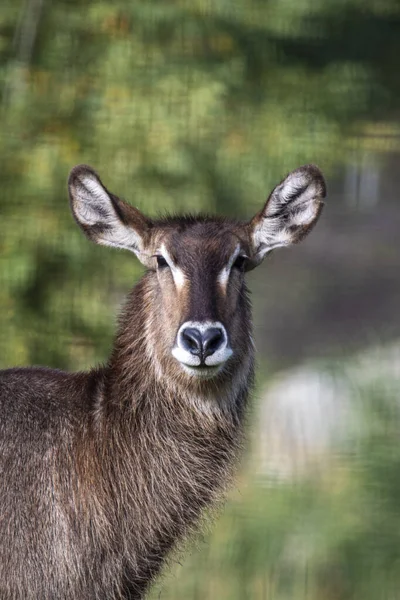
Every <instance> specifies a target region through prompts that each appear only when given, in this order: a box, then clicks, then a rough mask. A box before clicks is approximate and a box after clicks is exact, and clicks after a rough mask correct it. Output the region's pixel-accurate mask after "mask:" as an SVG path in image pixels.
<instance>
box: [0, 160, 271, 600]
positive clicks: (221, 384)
mask: <svg viewBox="0 0 400 600" xmlns="http://www.w3.org/2000/svg"><path fill="white" fill-rule="evenodd" d="M85 169H86V170H85ZM77 173H78V175H79V177H93V171H91V170H88V168H84V167H79V169H78V170H75V171H73V174H72V176H71V178H72V179H70V181H72V183H71V185H74V177H75V176H77ZM96 177H97V176H96ZM82 181H83V180H82ZM93 181H94V183H93V186H94V188H93V189H94V192H93V190H89V192H90V193H89V192H88V189H89V187H90V185H92V180H91V179H90V180H89V183H88V186H89V187H84V186H83V184H82V188H81V189H80V190H79V189H78V191H77V190H75V189H73V190H72V192H71V200H72V206H73V210H74V214H75V217H76V218H77V221H78V223H79V224H80V225H81V226H82V228H83V230H84V231H85V233H86V234H87V235H88V236H89V237H90V238H92V239H95V240H97V241H100V243H107V244H109V245H118V246H121V244H125V246H124V247H128V248H129V249H132V250H133V251H134V252H135V253H136V254H138V256H139V258H140V259H141V260H142V261H143V262H144V263H145V264H146V265H147V267H148V270H147V272H146V274H145V275H144V276H143V278H142V279H141V281H140V282H139V283H138V284H137V285H136V286H135V288H134V289H133V290H132V292H131V294H130V295H129V297H128V300H127V302H126V305H125V308H124V310H123V313H122V315H121V318H120V325H119V332H118V335H117V337H116V340H115V345H114V349H113V352H112V354H111V357H110V359H109V361H108V363H107V364H106V366H104V367H101V368H98V369H95V370H92V371H90V372H88V373H75V374H69V373H64V372H61V371H56V370H50V369H43V368H30V369H9V370H6V371H2V372H0V414H1V418H0V468H1V476H0V598H1V599H2V600H39V599H40V600H97V599H98V600H100V599H101V600H103V599H105V598H107V599H108V600H113V599H114V600H117V599H120V600H128V599H129V600H138V599H140V598H142V597H143V595H144V594H145V592H146V590H147V588H148V586H149V583H150V582H151V581H152V579H153V578H154V576H155V575H156V574H157V573H158V572H159V570H160V568H161V566H162V564H163V562H164V561H165V558H166V556H167V555H168V552H170V550H171V549H172V548H174V547H176V544H177V543H178V542H179V541H181V540H182V539H185V538H186V537H187V535H188V534H189V533H190V532H191V531H192V529H193V528H194V527H195V526H196V524H197V523H198V521H199V518H200V517H201V515H202V513H203V511H204V509H205V508H206V507H208V506H212V505H213V504H214V503H215V501H216V500H217V499H218V498H219V497H220V495H221V492H222V491H223V489H224V488H225V486H226V484H227V482H229V480H230V478H231V475H232V471H233V468H234V465H235V463H236V460H237V457H238V454H239V450H240V447H241V445H242V440H243V424H244V418H245V412H246V406H247V398H248V393H249V390H250V389H251V385H252V381H253V363H254V356H253V354H254V350H253V344H252V337H251V314H250V305H249V300H248V295H247V290H246V286H245V281H244V272H245V270H246V268H251V260H252V256H254V255H255V254H256V253H259V252H260V248H259V247H257V248H255V247H254V245H253V241H252V240H253V238H252V231H253V230H252V227H253V225H251V224H245V223H243V224H240V223H237V222H234V221H228V220H224V219H218V218H208V217H186V218H179V219H165V220H163V221H158V222H157V221H150V220H149V219H146V218H145V217H143V216H142V215H141V214H140V213H139V211H137V210H136V209H133V208H132V207H129V205H127V204H125V203H121V201H120V200H118V199H117V198H116V197H115V196H112V195H107V196H105V195H104V196H103V190H104V194H106V190H105V188H104V187H99V186H100V185H102V184H101V182H99V180H98V179H95V180H93ZM97 182H99V183H97ZM75 183H76V182H75ZM80 185H81V180H79V181H78V182H77V183H76V186H77V187H78V188H79V186H80ZM79 193H80V194H81V196H79ZM107 194H108V193H107ZM88 198H89V199H88ZM107 198H108V200H107ZM75 202H77V205H76V204H75ZM82 202H83V204H84V205H83V207H82V206H80V203H82ZM86 202H88V203H89V204H87V205H86V204H85V203H86ZM109 202H111V203H112V204H110V203H109ZM90 203H91V204H90ZM114 211H115V212H114ZM116 215H117V216H116ZM95 217H96V218H95ZM274 218H275V215H274ZM96 219H98V220H96ZM274 226H275V225H274ZM127 228H128V229H127ZM131 229H132V232H133V233H132V236H133V237H132V239H131V238H130V237H129V231H131ZM127 232H128V233H127ZM269 235H270V232H269ZM257 239H261V238H260V234H258V238H257ZM160 244H163V245H164V247H165V249H166V250H167V251H168V253H169V255H170V256H171V257H172V260H173V261H174V264H177V265H179V269H180V272H181V274H182V277H183V282H184V283H183V284H182V285H180V284H179V285H178V284H177V281H176V280H175V279H174V277H173V275H172V274H171V270H170V269H169V268H161V267H160V268H157V266H156V259H155V258H154V253H157V252H159V248H160ZM238 244H239V245H240V248H241V252H242V253H244V254H245V255H246V256H247V259H246V260H247V261H248V264H247V266H246V265H243V267H240V268H239V267H238V268H236V267H235V268H232V271H231V273H230V274H229V280H228V283H227V285H226V287H224V286H221V285H220V284H219V283H218V281H217V280H218V274H219V273H220V272H221V269H223V268H224V267H225V265H226V263H227V261H228V260H229V257H230V256H231V255H232V252H233V251H234V249H235V247H237V246H238ZM257 260H258V259H257ZM207 319H208V320H212V321H219V322H221V323H223V324H224V325H225V327H226V330H227V333H228V336H229V342H230V345H231V347H232V349H233V355H232V357H230V358H229V359H228V360H227V361H226V364H224V365H223V368H221V370H220V371H219V372H218V373H217V374H216V375H215V376H213V377H212V378H210V379H201V378H196V377H193V376H190V375H188V373H187V372H185V371H184V370H183V369H182V366H181V365H180V363H179V362H178V361H177V360H176V359H175V358H174V357H173V356H172V354H171V347H172V345H173V344H174V340H175V336H176V332H177V330H178V328H179V327H180V325H182V323H185V322H186V321H188V320H192V321H194V320H197V321H204V320H207Z"/></svg>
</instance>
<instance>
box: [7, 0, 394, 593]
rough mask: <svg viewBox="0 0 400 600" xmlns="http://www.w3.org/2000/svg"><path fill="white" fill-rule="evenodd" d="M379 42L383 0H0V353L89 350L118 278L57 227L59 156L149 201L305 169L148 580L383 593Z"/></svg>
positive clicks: (388, 586) (254, 195) (390, 197)
mask: <svg viewBox="0 0 400 600" xmlns="http://www.w3.org/2000/svg"><path fill="white" fill-rule="evenodd" d="M399 57H400V4H399V2H398V0H313V1H311V0H229V1H228V0H215V1H214V2H209V1H206V0H192V1H189V0H163V1H161V0H159V1H151V0H147V1H142V2H139V1H135V0H132V1H131V2H128V1H126V0H125V1H122V0H120V1H118V0H117V1H115V2H103V1H83V0H68V1H67V0H64V1H61V0H53V1H52V2H50V1H49V0H25V1H23V2H22V1H19V0H3V1H2V4H1V7H0V91H1V105H0V122H1V128H0V165H1V166H0V184H1V193H0V366H1V367H9V366H14V365H27V364H46V365H49V366H53V367H59V368H65V369H83V368H87V367H89V366H91V365H94V364H96V363H97V362H99V361H104V360H105V359H106V357H107V355H108V353H109V351H110V348H111V344H112V339H113V332H114V327H115V315H116V314H117V311H118V307H119V306H120V303H121V300H122V298H123V296H124V294H125V293H126V291H127V290H128V289H129V287H130V286H131V285H132V284H133V283H134V282H135V281H136V280H137V278H138V277H139V276H140V273H141V268H140V267H139V265H138V264H137V262H136V261H135V259H134V257H133V255H129V254H128V253H123V252H118V251H112V250H110V249H106V248H100V247H97V246H94V245H91V244H90V243H89V242H87V241H86V240H85V239H84V238H83V236H82V235H81V234H80V232H79V231H78V229H77V227H76V225H75V224H74V222H73V219H72V217H71V215H70V212H69V207H68V199H67V193H66V178H67V176H68V172H69V170H70V168H71V167H72V166H74V165H75V164H77V163H80V162H85V163H88V164H90V165H92V166H94V167H95V168H96V169H97V170H98V171H99V173H100V174H101V176H102V178H103V180H104V183H105V184H106V185H107V187H109V188H110V189H111V190H112V191H113V192H115V193H116V194H118V195H121V196H122V197H124V198H126V199H127V200H129V201H131V202H132V203H134V204H135V205H136V206H138V207H139V208H140V209H142V210H143V211H145V212H147V213H148V214H150V215H156V214H160V213H161V214H162V213H163V212H167V211H194V212H197V211H208V212H219V213H223V214H227V215H231V216H240V217H244V218H247V217H248V218H250V217H251V216H252V215H253V214H254V213H255V212H256V211H257V210H258V209H259V208H260V207H261V205H262V203H263V201H264V200H265V198H266V196H267V194H268V193H269V191H270V190H271V188H272V187H273V186H274V185H275V184H276V183H277V182H278V181H279V180H280V179H281V178H282V177H283V176H284V175H285V174H286V173H287V172H288V171H289V170H291V169H293V168H295V167H297V166H299V165H300V164H304V163H308V162H315V163H317V164H318V165H319V166H320V167H321V168H322V170H323V171H324V173H325V175H326V178H327V180H328V188H329V196H328V203H327V206H326V208H325V210H324V213H323V216H322V219H321V222H320V223H319V224H318V227H317V228H316V229H315V231H314V232H313V233H312V235H311V236H310V238H309V239H307V240H306V241H305V242H304V243H303V244H302V245H301V246H299V247H296V248H294V249H291V250H287V251H281V252H278V253H276V254H274V255H273V256H272V257H271V258H270V259H268V261H266V262H265V264H263V266H261V267H260V268H259V269H257V270H256V271H254V273H252V274H251V275H250V277H249V284H250V287H251V289H252V291H253V301H254V309H255V315H254V320H255V334H256V341H257V346H258V350H259V354H258V356H259V370H258V387H257V393H256V397H255V400H254V409H253V411H252V414H251V417H250V424H249V425H250V426H249V431H250V434H249V438H250V439H249V450H248V452H247V455H246V457H245V460H244V462H243V466H242V469H241V473H240V475H239V477H238V484H237V489H236V491H233V492H232V494H231V496H230V498H229V501H228V503H227V505H226V507H225V508H224V509H223V510H222V511H221V514H220V516H219V518H218V520H217V523H216V524H215V526H213V527H212V528H210V531H209V532H207V533H204V539H198V540H197V544H196V545H194V546H193V545H192V546H189V548H188V549H187V551H186V552H185V553H184V554H183V557H182V558H180V559H179V561H178V559H176V560H175V559H174V560H172V562H171V568H170V569H169V570H168V572H167V573H166V575H165V577H164V578H163V579H162V580H161V581H160V582H159V583H158V585H157V587H156V589H155V590H154V591H153V593H152V596H151V597H152V598H154V599H156V598H164V599H172V598H174V599H175V598H182V599H184V598H185V599H193V600H200V599H202V600H211V599H212V600H214V599H221V600H225V599H226V600H228V599H229V600H239V599H240V600H243V599H247V598H249V599H255V600H261V599H268V600H271V599H274V600H289V599H292V600H293V599H294V600H297V599H306V598H307V599H310V600H325V599H326V600H330V599H332V600H333V599H335V600H350V599H351V600H358V599H363V600H378V599H379V600H380V599H382V600H383V599H384V600H394V599H396V600H397V599H398V598H400V444H399V442H400V440H399V437H400V436H399V431H400V411H399V409H400V404H399V390H400V366H399V365H400V320H399V318H398V314H399V306H400V278H399V258H400V236H399V231H400V206H399V201H398V187H399V185H400V174H399V168H398V165H399V158H400V104H399V97H400V69H399ZM179 563H182V565H180V564H179Z"/></svg>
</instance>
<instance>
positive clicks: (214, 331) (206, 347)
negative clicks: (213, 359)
mask: <svg viewBox="0 0 400 600" xmlns="http://www.w3.org/2000/svg"><path fill="white" fill-rule="evenodd" d="M202 337H203V353H204V358H206V357H207V356H211V354H214V352H216V351H217V350H218V348H220V347H221V345H222V344H223V342H224V340H225V337H224V334H223V331H222V329H218V328H217V327H210V328H209V329H207V330H206V331H205V332H204V333H203V336H202Z"/></svg>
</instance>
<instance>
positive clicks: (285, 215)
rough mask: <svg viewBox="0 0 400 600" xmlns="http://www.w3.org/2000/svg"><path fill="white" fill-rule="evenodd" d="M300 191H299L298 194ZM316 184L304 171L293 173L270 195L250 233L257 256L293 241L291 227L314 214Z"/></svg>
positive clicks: (318, 192)
mask: <svg viewBox="0 0 400 600" xmlns="http://www.w3.org/2000/svg"><path fill="white" fill-rule="evenodd" d="M300 191H301V193H299V192H300ZM320 195H321V190H320V186H319V185H318V183H317V182H315V181H313V180H312V179H311V178H310V175H309V174H308V173H306V172H302V171H300V172H294V173H291V174H290V175H288V177H287V178H286V179H285V181H283V182H282V183H281V184H280V185H278V186H277V187H276V188H275V189H274V191H273V192H272V194H271V197H270V199H269V201H268V204H267V206H266V209H265V213H264V218H263V219H262V221H261V222H260V223H259V224H258V225H257V226H256V228H255V230H254V233H253V243H254V247H255V248H258V253H257V259H259V260H261V259H262V258H263V257H264V256H265V255H266V254H267V253H268V252H271V250H274V249H275V248H279V247H282V246H288V245H290V244H292V243H293V242H294V241H296V238H297V235H296V231H293V230H292V229H291V228H293V227H295V228H296V227H298V228H300V227H306V226H308V225H310V224H311V223H312V222H313V220H314V219H315V218H316V217H317V215H318V210H319V197H320Z"/></svg>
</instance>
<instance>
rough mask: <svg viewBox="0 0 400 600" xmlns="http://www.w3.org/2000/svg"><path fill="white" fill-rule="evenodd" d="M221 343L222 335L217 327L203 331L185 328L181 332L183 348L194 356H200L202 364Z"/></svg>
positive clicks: (222, 340)
mask: <svg viewBox="0 0 400 600" xmlns="http://www.w3.org/2000/svg"><path fill="white" fill-rule="evenodd" d="M223 342H224V334H223V331H222V329H218V327H209V328H208V329H206V330H205V331H200V329H196V328H195V327H186V328H185V329H183V330H182V331H181V344H182V346H183V348H184V349H185V350H188V351H189V352H190V353H191V354H194V355H195V356H200V358H201V361H202V362H203V361H204V359H205V358H207V356H211V354H214V352H216V351H217V350H218V348H220V347H221V346H222V344H223Z"/></svg>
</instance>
